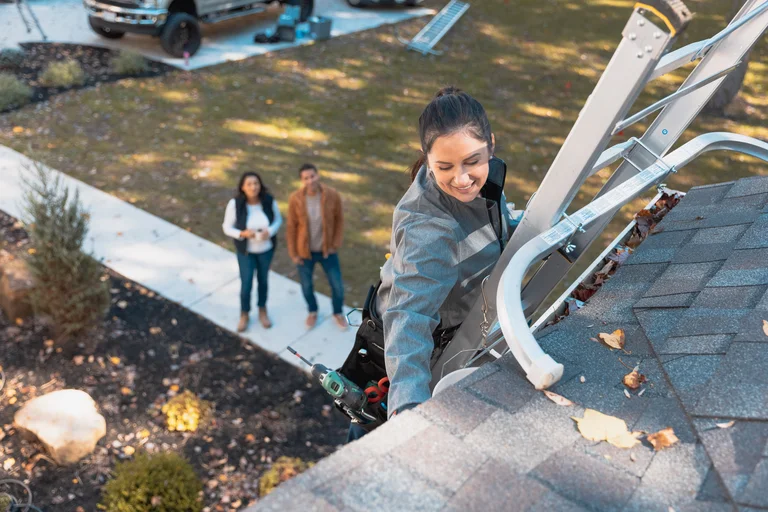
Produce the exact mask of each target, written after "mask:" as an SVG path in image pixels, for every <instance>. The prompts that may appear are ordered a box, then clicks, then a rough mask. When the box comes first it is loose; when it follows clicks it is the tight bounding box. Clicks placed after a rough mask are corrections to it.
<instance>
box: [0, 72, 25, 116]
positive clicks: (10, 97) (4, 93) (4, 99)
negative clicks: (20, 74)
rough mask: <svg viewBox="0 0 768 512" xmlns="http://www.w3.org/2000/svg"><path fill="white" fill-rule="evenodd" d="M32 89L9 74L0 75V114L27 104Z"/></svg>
mask: <svg viewBox="0 0 768 512" xmlns="http://www.w3.org/2000/svg"><path fill="white" fill-rule="evenodd" d="M30 98H32V89H30V88H29V87H27V85H26V84H24V82H22V81H21V80H19V79H18V78H16V77H15V76H13V75H11V74H10V73H0V112H2V111H3V110H7V109H10V108H16V107H21V106H24V105H26V104H27V103H29V100H30Z"/></svg>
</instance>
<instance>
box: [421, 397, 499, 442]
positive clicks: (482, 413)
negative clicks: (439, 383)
mask: <svg viewBox="0 0 768 512" xmlns="http://www.w3.org/2000/svg"><path fill="white" fill-rule="evenodd" d="M415 410H416V412H417V413H419V414H421V415H422V416H424V417H425V418H427V420H429V421H430V422H432V423H433V424H435V425H439V426H440V427H443V428H444V429H445V430H447V431H448V432H450V433H451V434H453V435H455V436H457V437H459V438H462V437H464V436H465V435H467V434H469V433H470V432H471V431H472V430H473V429H474V428H475V427H477V426H478V425H479V424H480V423H481V422H483V421H485V419H486V418H487V417H488V416H490V415H491V414H493V412H494V411H495V410H496V408H495V407H493V406H492V405H490V404H487V403H485V402H484V401H482V400H480V399H479V398H477V397H476V396H475V395H472V394H470V393H467V392H466V391H464V390H462V389H460V388H458V387H456V386H451V387H449V388H448V389H446V390H445V391H443V392H441V393H440V394H438V395H437V396H435V397H433V398H432V399H430V400H428V401H426V402H425V403H423V404H421V405H420V406H419V407H418V408H416V409H415Z"/></svg>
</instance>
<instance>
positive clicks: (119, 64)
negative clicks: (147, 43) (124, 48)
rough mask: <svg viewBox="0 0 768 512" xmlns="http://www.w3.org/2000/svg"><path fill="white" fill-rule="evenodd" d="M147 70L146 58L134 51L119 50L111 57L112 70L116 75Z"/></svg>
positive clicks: (134, 73) (139, 72)
mask: <svg viewBox="0 0 768 512" xmlns="http://www.w3.org/2000/svg"><path fill="white" fill-rule="evenodd" d="M146 70H147V59H145V58H144V57H143V56H142V55H141V54H139V53H136V52H120V53H118V54H117V56H116V57H114V58H113V59H112V71H114V72H115V73H117V74H118V75H129V76H130V75H138V74H141V73H144V72H145V71H146Z"/></svg>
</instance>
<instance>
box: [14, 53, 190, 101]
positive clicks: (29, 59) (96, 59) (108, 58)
mask: <svg viewBox="0 0 768 512" xmlns="http://www.w3.org/2000/svg"><path fill="white" fill-rule="evenodd" d="M21 47H22V49H23V50H24V52H25V58H24V63H23V64H22V66H21V68H19V69H16V70H5V69H4V70H0V71H2V72H3V73H11V74H12V75H16V77H17V78H19V79H20V80H21V81H23V82H24V83H26V84H27V85H28V86H29V87H31V88H32V90H33V94H32V99H31V103H39V102H42V101H46V100H47V99H48V98H50V97H51V96H54V95H56V94H60V93H62V92H65V91H68V90H71V89H82V88H85V87H93V86H94V85H96V84H99V83H106V82H115V81H117V80H121V79H123V78H147V77H154V76H160V75H164V74H165V73H168V72H169V71H173V70H175V69H176V68H174V67H173V66H168V65H167V64H163V63H161V62H155V61H152V60H149V59H147V70H146V71H144V72H142V73H139V74H136V75H121V74H118V73H115V72H114V71H113V70H112V59H113V58H114V57H116V56H117V55H118V54H119V53H120V52H119V51H115V50H108V49H106V48H97V47H95V46H85V45H79V44H64V43H23V44H22V45H21ZM64 60H75V61H77V62H79V63H80V66H82V68H83V73H84V74H85V83H84V84H83V85H78V86H74V87H44V86H42V85H41V84H40V81H39V80H40V76H41V75H42V74H43V71H45V68H46V67H47V66H48V65H49V64H50V63H52V62H60V61H64ZM10 110H14V109H10ZM6 112H8V110H6Z"/></svg>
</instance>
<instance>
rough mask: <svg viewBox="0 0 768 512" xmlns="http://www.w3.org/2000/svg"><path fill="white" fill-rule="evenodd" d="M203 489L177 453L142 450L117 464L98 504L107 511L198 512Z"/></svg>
mask: <svg viewBox="0 0 768 512" xmlns="http://www.w3.org/2000/svg"><path fill="white" fill-rule="evenodd" d="M202 491H203V484H202V482H201V481H200V479H199V478H198V476H197V475H196V474H195V470H194V469H193V468H192V466H191V465H190V464H189V462H187V461H186V460H184V459H183V458H182V457H180V456H179V455H177V454H175V453H160V454H157V455H153V456H149V455H146V454H143V453H142V454H138V455H136V458H135V459H133V460H131V461H127V462H121V463H118V464H117V466H116V467H115V470H114V478H112V479H111V480H110V481H109V482H107V483H106V484H105V485H104V488H103V489H102V495H101V503H99V505H98V507H99V508H100V509H101V510H106V511H107V512H147V511H152V512H200V511H201V510H202V509H203V502H202Z"/></svg>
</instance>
